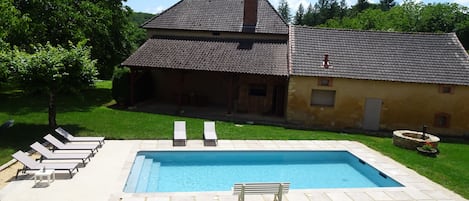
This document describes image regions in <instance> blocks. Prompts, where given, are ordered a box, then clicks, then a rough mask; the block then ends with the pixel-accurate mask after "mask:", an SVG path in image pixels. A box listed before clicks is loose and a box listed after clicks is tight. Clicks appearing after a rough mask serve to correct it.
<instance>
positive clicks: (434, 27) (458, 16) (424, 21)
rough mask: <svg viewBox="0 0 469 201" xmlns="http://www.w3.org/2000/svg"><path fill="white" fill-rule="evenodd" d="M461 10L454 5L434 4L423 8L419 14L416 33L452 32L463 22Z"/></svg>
mask: <svg viewBox="0 0 469 201" xmlns="http://www.w3.org/2000/svg"><path fill="white" fill-rule="evenodd" d="M462 9H463V8H461V7H460V6H459V5H458V4H455V3H452V4H450V3H436V4H428V5H426V6H424V7H423V8H422V10H421V12H420V18H419V22H418V24H417V31H422V32H453V31H454V30H455V29H456V25H457V23H458V22H461V21H463V20H464V13H462V12H461V11H462Z"/></svg>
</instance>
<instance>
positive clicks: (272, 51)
mask: <svg viewBox="0 0 469 201" xmlns="http://www.w3.org/2000/svg"><path fill="white" fill-rule="evenodd" d="M122 65H124V66H129V67H145V68H171V69H192V70H205V71H218V72H236V73H250V74H263V75H281V76H287V75H288V69H287V41H277V40H245V39H239V40H236V39H210V38H178V37H158V38H151V39H149V40H147V41H146V42H145V43H144V44H143V45H142V46H141V47H140V48H139V49H138V50H137V51H136V52H135V53H134V54H132V55H131V56H130V57H129V58H127V60H125V61H124V62H123V63H122Z"/></svg>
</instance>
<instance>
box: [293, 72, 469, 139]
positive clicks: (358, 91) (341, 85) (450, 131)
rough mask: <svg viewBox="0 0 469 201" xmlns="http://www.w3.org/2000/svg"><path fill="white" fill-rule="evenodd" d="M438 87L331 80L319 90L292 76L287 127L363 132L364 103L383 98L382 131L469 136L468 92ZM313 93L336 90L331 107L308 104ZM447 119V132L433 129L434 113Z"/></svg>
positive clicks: (313, 80) (314, 84)
mask: <svg viewBox="0 0 469 201" xmlns="http://www.w3.org/2000/svg"><path fill="white" fill-rule="evenodd" d="M439 87H440V85H437V84H416V83H403V82H390V81H370V80H355V79H342V78H333V82H332V86H330V87H328V86H326V87H324V86H318V78H317V77H302V76H291V77H290V82H289V86H288V104H287V113H286V118H287V121H288V122H290V123H295V124H302V125H305V126H309V127H321V128H331V129H348V128H358V129H361V128H363V118H364V110H365V101H366V99H367V98H377V99H381V100H382V101H383V102H382V107H381V117H380V123H379V128H380V129H381V130H395V129H413V130H421V129H422V125H427V126H428V131H429V132H430V133H435V134H441V135H448V136H449V135H453V136H456V135H457V136H462V135H469V87H468V86H453V87H454V93H452V94H443V93H440V92H439ZM313 89H322V90H335V91H336V96H335V105H334V106H333V107H321V106H312V105H311V94H312V90H313ZM437 113H448V114H449V115H450V124H449V128H437V127H435V126H434V121H435V114H437Z"/></svg>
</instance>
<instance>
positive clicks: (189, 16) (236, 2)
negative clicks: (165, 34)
mask: <svg viewBox="0 0 469 201" xmlns="http://www.w3.org/2000/svg"><path fill="white" fill-rule="evenodd" d="M243 2H244V1H243V0H181V1H179V2H178V3H177V4H175V5H174V6H172V7H171V8H169V9H167V10H166V11H164V12H162V13H161V14H160V15H157V16H155V17H154V18H152V19H151V20H149V21H147V22H146V23H144V24H143V25H142V27H143V28H146V29H153V28H157V29H182V30H199V31H200V30H204V31H227V32H241V31H242V28H243V14H244V6H243V5H244V4H243ZM257 16H258V17H257V19H258V21H257V27H256V30H255V32H256V33H271V34H288V25H287V24H286V23H285V22H284V21H283V20H282V18H281V17H280V16H279V15H278V13H277V12H276V11H275V9H274V8H273V7H272V5H271V4H270V3H269V2H268V1H267V0H258V15H257Z"/></svg>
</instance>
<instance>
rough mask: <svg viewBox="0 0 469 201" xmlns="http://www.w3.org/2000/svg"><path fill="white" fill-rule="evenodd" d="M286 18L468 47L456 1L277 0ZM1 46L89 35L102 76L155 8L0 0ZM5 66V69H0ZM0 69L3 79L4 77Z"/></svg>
mask: <svg viewBox="0 0 469 201" xmlns="http://www.w3.org/2000/svg"><path fill="white" fill-rule="evenodd" d="M277 10H278V11H279V13H280V15H281V16H282V17H283V18H284V19H285V21H287V22H288V23H291V24H295V25H305V26H312V27H330V28H345V29H359V30H379V31H397V32H437V33H448V32H455V33H456V34H457V35H458V37H459V39H460V40H461V42H462V44H463V45H464V47H465V48H466V49H469V14H468V12H469V11H468V8H466V7H463V6H461V5H458V4H455V3H433V4H423V3H418V2H416V1H412V0H406V1H404V2H403V3H402V4H401V5H398V4H396V3H395V2H394V1H393V0H381V1H380V3H378V4H373V3H369V2H368V1H366V0H358V1H357V3H356V4H355V5H351V6H349V5H346V3H345V0H318V2H317V3H315V4H309V5H300V6H299V7H298V8H297V9H296V11H295V12H294V13H290V12H291V10H292V9H290V8H289V5H288V3H287V2H286V1H285V0H282V1H281V2H280V4H279V5H277ZM0 13H2V17H1V18H0V50H1V51H4V52H5V51H10V50H12V49H13V48H17V49H21V50H24V51H27V52H33V51H34V47H35V46H38V45H46V44H47V43H49V44H50V45H52V46H62V47H65V48H67V47H69V46H70V44H78V43H80V42H81V41H86V43H85V45H86V46H89V47H90V51H91V57H92V58H91V59H93V60H96V67H97V69H98V71H99V78H101V79H109V78H111V77H112V74H113V71H114V69H115V68H116V67H117V66H119V65H120V63H121V62H122V61H124V60H125V59H126V58H127V57H128V56H130V54H131V53H132V52H133V51H135V50H136V49H137V48H138V47H139V46H140V45H141V44H142V43H143V42H145V40H146V32H145V30H144V29H142V28H140V27H139V26H140V25H141V24H142V23H144V22H145V21H147V20H148V19H150V18H151V17H152V16H154V15H152V14H148V13H136V12H133V11H132V9H131V8H129V7H127V6H125V5H123V3H122V1H121V0H111V1H98V0H81V1H77V0H63V1H46V0H2V1H0ZM0 70H1V69H0ZM1 74H2V73H0V79H1V77H2V75H1Z"/></svg>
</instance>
